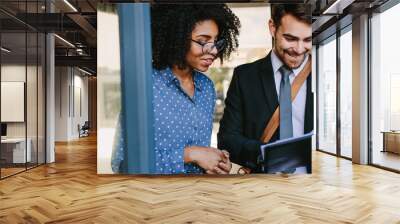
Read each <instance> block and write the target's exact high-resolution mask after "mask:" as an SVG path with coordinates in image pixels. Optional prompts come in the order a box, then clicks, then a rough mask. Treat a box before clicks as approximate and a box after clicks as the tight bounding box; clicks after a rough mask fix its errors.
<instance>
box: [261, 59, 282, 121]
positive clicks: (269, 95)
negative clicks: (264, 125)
mask: <svg viewBox="0 0 400 224" xmlns="http://www.w3.org/2000/svg"><path fill="white" fill-rule="evenodd" d="M258 71H259V76H260V78H261V83H262V85H263V89H264V94H265V98H266V99H267V104H268V107H269V109H270V111H271V113H273V112H274V111H275V109H276V108H277V107H278V104H279V102H278V94H277V93H276V86H275V78H274V72H273V69H272V63H271V52H270V53H269V54H268V55H267V57H265V58H264V60H262V61H261V63H260V69H259V70H258Z"/></svg>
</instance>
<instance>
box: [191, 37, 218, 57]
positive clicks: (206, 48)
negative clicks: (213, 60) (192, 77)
mask: <svg viewBox="0 0 400 224" xmlns="http://www.w3.org/2000/svg"><path fill="white" fill-rule="evenodd" d="M190 40H191V41H193V42H195V43H196V44H198V45H200V46H201V47H202V49H201V50H202V52H203V54H211V52H212V51H213V50H214V47H215V48H216V49H217V54H218V53H220V52H221V51H222V50H223V49H224V47H225V41H224V40H219V41H217V42H214V43H213V42H206V43H202V42H200V41H197V40H193V39H190Z"/></svg>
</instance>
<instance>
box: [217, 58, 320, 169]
mask: <svg viewBox="0 0 400 224" xmlns="http://www.w3.org/2000/svg"><path fill="white" fill-rule="evenodd" d="M278 105H279V101H278V95H277V93H276V88H275V78H274V74H273V69H272V64H271V54H268V55H267V56H266V57H265V58H262V59H260V60H258V61H255V62H253V63H249V64H244V65H241V66H238V67H236V68H235V70H234V72H233V77H232V81H231V84H230V86H229V89H228V93H227V98H226V100H225V110H224V115H223V117H222V120H221V122H220V128H219V132H218V148H219V149H225V150H227V151H229V153H230V159H231V161H232V162H234V163H237V164H239V165H242V166H245V167H248V168H250V169H252V172H260V166H259V165H258V164H257V159H258V157H259V155H260V146H261V144H263V143H262V142H261V141H260V140H259V139H260V138H261V135H262V133H263V131H264V128H265V126H266V125H267V123H268V121H269V120H270V118H271V117H272V114H273V113H274V111H275V109H276V108H277V107H278ZM313 114H314V111H313V93H312V91H311V75H310V76H309V77H308V79H307V95H306V107H305V119H304V133H308V132H310V131H312V130H313V122H314V119H313ZM278 139H279V128H278V129H277V131H276V132H275V134H274V135H273V137H272V138H271V140H270V142H274V141H276V140H278ZM308 145H309V147H310V150H311V140H310V141H309V143H308Z"/></svg>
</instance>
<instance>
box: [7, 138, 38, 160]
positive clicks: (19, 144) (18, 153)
mask: <svg viewBox="0 0 400 224" xmlns="http://www.w3.org/2000/svg"><path fill="white" fill-rule="evenodd" d="M27 142H28V144H27V146H28V147H26V154H25V138H6V139H1V147H2V149H1V152H2V157H3V158H4V159H6V161H7V162H10V163H25V162H31V160H32V154H31V145H32V141H31V139H30V138H28V139H27ZM10 147H11V148H10ZM8 152H10V153H8ZM3 154H5V155H4V156H3ZM10 154H12V160H11V155H10ZM6 157H9V158H6ZM25 158H26V159H27V160H26V161H25Z"/></svg>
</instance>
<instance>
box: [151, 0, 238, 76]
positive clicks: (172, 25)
mask: <svg viewBox="0 0 400 224" xmlns="http://www.w3.org/2000/svg"><path fill="white" fill-rule="evenodd" d="M151 20H152V22H151V28H152V48H153V49H152V52H153V67H154V68H156V69H165V68H166V67H171V66H172V65H177V66H178V67H179V68H181V69H182V68H186V67H187V62H186V54H187V52H188V51H189V49H190V46H191V41H190V39H191V34H192V31H193V29H194V27H195V25H196V24H197V23H198V22H201V21H204V20H213V21H214V22H215V23H216V24H217V26H218V31H219V32H218V37H217V38H218V40H221V39H223V40H224V41H225V47H224V49H223V50H222V51H221V52H219V53H218V55H217V57H218V58H219V59H220V60H221V63H222V62H223V60H224V58H225V59H227V58H228V57H229V55H230V54H231V53H232V52H233V51H234V50H235V49H236V48H237V47H238V45H239V43H238V35H239V29H240V21H239V18H238V17H237V16H236V15H235V14H233V12H232V11H231V10H230V9H229V8H228V6H226V5H225V4H153V5H152V6H151Z"/></svg>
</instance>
